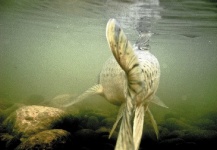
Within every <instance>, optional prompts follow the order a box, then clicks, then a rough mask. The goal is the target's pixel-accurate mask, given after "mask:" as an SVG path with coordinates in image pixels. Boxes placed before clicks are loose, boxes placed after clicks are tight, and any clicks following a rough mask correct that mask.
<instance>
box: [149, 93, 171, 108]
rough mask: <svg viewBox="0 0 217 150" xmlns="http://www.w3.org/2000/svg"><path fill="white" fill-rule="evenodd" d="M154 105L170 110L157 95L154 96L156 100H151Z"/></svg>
mask: <svg viewBox="0 0 217 150" xmlns="http://www.w3.org/2000/svg"><path fill="white" fill-rule="evenodd" d="M151 102H152V103H154V104H156V105H159V106H161V107H165V108H168V107H167V106H166V105H165V104H164V102H163V101H161V100H160V98H159V97H157V96H156V95H155V96H154V98H153V99H152V100H151Z"/></svg>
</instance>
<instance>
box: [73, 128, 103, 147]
mask: <svg viewBox="0 0 217 150" xmlns="http://www.w3.org/2000/svg"><path fill="white" fill-rule="evenodd" d="M73 137H74V141H75V142H76V144H77V146H78V147H80V146H82V147H87V148H91V149H92V148H94V147H96V148H97V145H99V144H100V143H99V135H98V134H97V133H96V132H95V131H94V130H91V129H81V130H79V131H77V132H75V134H74V136H73Z"/></svg>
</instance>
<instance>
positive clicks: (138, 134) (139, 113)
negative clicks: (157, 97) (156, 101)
mask: <svg viewBox="0 0 217 150" xmlns="http://www.w3.org/2000/svg"><path fill="white" fill-rule="evenodd" d="M144 116H145V107H144V105H142V104H140V105H139V106H137V107H136V108H135V116H134V121H133V141H134V144H135V150H138V149H139V145H140V142H141V139H142V133H143V123H144Z"/></svg>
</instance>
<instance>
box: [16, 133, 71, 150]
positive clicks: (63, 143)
mask: <svg viewBox="0 0 217 150" xmlns="http://www.w3.org/2000/svg"><path fill="white" fill-rule="evenodd" d="M69 147H71V134H70V133H69V132H67V131H65V130H62V129H52V130H46V131H42V132H39V133H37V134H35V135H33V136H31V137H29V138H28V139H27V140H25V141H24V142H22V143H21V144H20V145H19V146H18V147H17V148H16V150H26V149H41V150H42V149H47V150H49V149H50V150H59V149H68V148H69Z"/></svg>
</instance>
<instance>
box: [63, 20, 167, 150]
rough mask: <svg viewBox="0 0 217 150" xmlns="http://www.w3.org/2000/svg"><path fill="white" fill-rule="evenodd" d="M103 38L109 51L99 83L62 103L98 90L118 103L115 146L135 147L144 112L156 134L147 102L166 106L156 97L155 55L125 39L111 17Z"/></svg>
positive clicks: (125, 149)
mask: <svg viewBox="0 0 217 150" xmlns="http://www.w3.org/2000/svg"><path fill="white" fill-rule="evenodd" d="M106 38H107V41H108V45H109V47H110V50H111V52H112V54H113V56H111V57H110V58H109V59H108V60H107V61H106V62H105V64H104V66H103V68H102V70H101V72H100V78H99V83H98V84H96V85H94V86H93V87H91V88H89V89H88V90H86V91H85V92H84V93H82V94H81V95H80V96H78V97H77V98H76V99H73V100H72V101H71V102H70V103H68V104H66V105H65V107H68V106H71V105H73V104H75V103H77V102H80V101H82V100H83V99H85V98H87V97H89V96H91V95H95V94H99V95H102V96H104V97H105V99H106V100H107V101H108V102H110V103H112V104H114V105H118V106H120V110H119V113H118V115H117V119H116V122H115V123H114V125H113V127H112V130H111V132H110V135H109V137H110V136H111V135H112V133H113V131H114V130H115V128H116V126H117V124H118V123H119V122H121V125H120V129H119V133H118V138H117V142H116V146H115V150H138V149H139V145H140V142H141V138H142V132H143V124H144V116H145V114H146V113H147V114H148V116H149V117H150V120H151V123H152V125H153V127H154V130H155V133H156V135H157V137H158V129H157V124H156V121H155V119H154V117H153V115H152V114H151V111H150V110H149V108H148V105H149V102H153V103H155V104H158V105H160V106H162V107H167V106H166V105H165V104H164V103H163V102H161V101H160V99H159V98H158V97H156V95H155V94H156V91H157V89H158V85H159V80H160V65H159V62H158V60H157V58H156V57H155V56H154V55H153V54H151V53H150V52H149V50H147V49H143V48H141V47H140V45H139V44H135V45H134V46H132V45H131V43H130V42H129V41H128V39H127V37H126V35H125V34H124V31H123V30H122V28H121V27H120V25H119V24H118V22H117V21H116V20H115V19H110V20H109V21H108V23H107V26H106Z"/></svg>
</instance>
